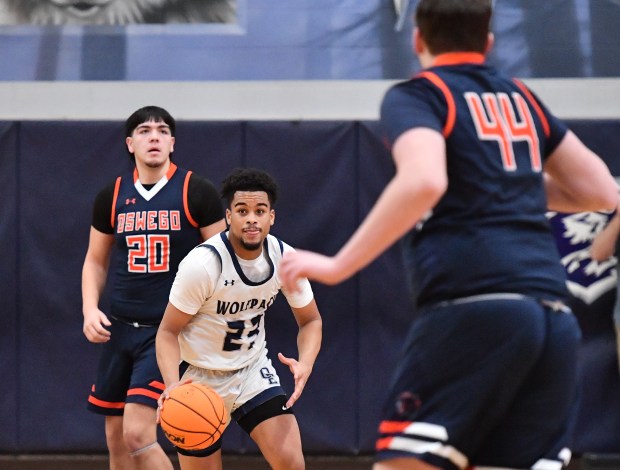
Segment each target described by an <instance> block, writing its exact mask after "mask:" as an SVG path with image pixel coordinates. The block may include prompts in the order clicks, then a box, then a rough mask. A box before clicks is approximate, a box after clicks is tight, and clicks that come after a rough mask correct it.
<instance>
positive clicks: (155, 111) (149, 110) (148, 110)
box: [125, 106, 176, 137]
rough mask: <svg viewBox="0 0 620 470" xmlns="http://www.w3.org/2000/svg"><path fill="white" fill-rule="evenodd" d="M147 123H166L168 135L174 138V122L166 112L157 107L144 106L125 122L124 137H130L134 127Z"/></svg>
mask: <svg viewBox="0 0 620 470" xmlns="http://www.w3.org/2000/svg"><path fill="white" fill-rule="evenodd" d="M149 121H153V122H164V123H166V124H167V125H168V127H169V128H170V134H171V135H172V136H173V137H174V132H175V130H176V121H175V120H174V118H173V117H172V116H171V115H170V113H169V112H168V111H166V110H165V109H164V108H160V107H159V106H145V107H143V108H140V109H138V110H136V111H134V113H133V114H132V115H131V116H129V117H128V118H127V120H126V121H125V137H131V134H133V131H135V130H136V127H138V126H139V125H140V124H143V123H145V122H149Z"/></svg>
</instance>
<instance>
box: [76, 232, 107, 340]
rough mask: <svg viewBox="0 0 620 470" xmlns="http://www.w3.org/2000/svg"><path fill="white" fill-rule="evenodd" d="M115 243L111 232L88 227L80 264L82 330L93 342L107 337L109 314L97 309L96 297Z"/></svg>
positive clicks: (101, 290)
mask: <svg viewBox="0 0 620 470" xmlns="http://www.w3.org/2000/svg"><path fill="white" fill-rule="evenodd" d="M113 245H114V235H110V234H107V233H102V232H100V231H98V230H97V229H95V228H94V227H91V228H90V237H89V241H88V251H87V252H86V257H85V259H84V266H83V267H82V314H83V315H84V326H83V332H84V335H85V336H86V338H88V340H89V341H90V342H92V343H104V342H106V341H108V340H109V339H110V332H109V331H108V330H107V329H106V328H105V327H106V326H110V324H111V323H110V321H109V320H108V317H107V316H106V315H105V314H104V313H103V312H102V311H101V310H100V309H99V299H100V298H101V293H102V292H103V289H104V287H105V283H106V279H107V275H108V267H109V263H110V253H111V251H112V246H113Z"/></svg>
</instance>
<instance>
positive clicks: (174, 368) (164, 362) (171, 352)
mask: <svg viewBox="0 0 620 470" xmlns="http://www.w3.org/2000/svg"><path fill="white" fill-rule="evenodd" d="M155 351H156V355H157V365H158V366H159V370H160V372H161V375H162V377H163V379H164V383H165V384H166V387H168V386H169V385H170V384H172V383H175V382H178V381H179V380H180V377H179V363H180V362H181V351H180V349H179V340H178V335H175V334H174V333H172V332H170V331H168V330H165V329H162V328H161V327H160V329H159V330H158V331H157V336H156V338H155Z"/></svg>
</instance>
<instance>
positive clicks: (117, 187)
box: [82, 106, 226, 470]
mask: <svg viewBox="0 0 620 470" xmlns="http://www.w3.org/2000/svg"><path fill="white" fill-rule="evenodd" d="M174 133H175V120H174V118H173V117H172V116H171V115H170V114H169V113H168V112H167V111H166V110H164V109H162V108H159V107H156V106H147V107H144V108H141V109H139V110H137V111H136V112H134V113H133V114H132V115H131V116H130V117H129V118H128V119H127V121H126V123H125V134H126V139H125V141H126V144H127V149H128V151H129V154H130V156H131V158H132V160H133V161H134V163H135V168H134V170H133V172H132V173H128V174H126V175H123V176H120V177H118V178H117V179H116V181H114V182H113V183H112V184H110V185H109V186H108V187H106V188H104V189H103V190H102V191H101V192H100V193H99V194H98V195H97V197H96V199H95V203H94V209H93V218H92V226H91V229H90V239H89V244H88V251H87V253H86V258H85V260H84V267H83V272H82V298H83V314H84V334H85V335H86V337H87V338H88V340H89V341H91V342H93V343H103V349H102V354H101V358H100V362H99V368H98V371H97V379H96V382H95V384H94V385H93V388H92V390H91V393H90V396H89V398H88V408H89V409H90V410H92V411H93V412H95V413H99V414H102V415H105V434H106V442H107V446H108V450H109V453H110V468H111V469H122V470H127V469H133V468H135V469H149V470H158V469H166V470H169V469H172V464H171V462H170V459H168V457H167V456H166V454H165V453H164V451H163V449H162V448H161V447H160V446H159V445H158V443H157V434H156V431H157V427H156V409H157V399H158V398H159V395H160V394H161V392H162V391H163V389H164V385H163V380H162V377H161V374H160V372H159V369H158V367H157V360H156V357H155V335H156V333H157V326H158V325H159V322H160V321H161V318H162V316H163V312H164V310H165V308H166V304H167V302H168V293H169V291H170V286H171V285H172V282H173V280H174V275H175V273H176V271H177V267H178V264H179V263H180V261H181V259H183V257H184V256H185V255H186V254H187V253H188V252H189V251H190V250H191V249H192V248H194V247H195V246H196V245H197V244H199V243H201V242H202V241H203V240H206V239H207V238H209V237H210V236H212V235H213V234H215V233H218V232H220V231H221V230H223V229H224V228H225V227H226V224H225V222H224V219H223V213H224V212H223V207H222V204H221V202H220V199H219V196H218V194H217V190H216V188H215V187H214V186H213V184H212V183H211V182H210V181H209V180H207V179H205V178H203V177H200V176H198V175H195V174H194V173H192V172H190V171H187V170H184V169H181V168H179V167H177V166H176V165H175V164H174V163H172V161H171V154H172V152H173V149H174ZM110 263H111V265H112V269H113V270H114V275H115V280H114V285H113V288H112V293H111V305H110V312H109V313H107V314H106V313H104V312H102V311H101V310H100V308H99V301H100V297H101V293H102V291H103V289H104V286H105V283H106V280H107V275H108V265H109V264H110Z"/></svg>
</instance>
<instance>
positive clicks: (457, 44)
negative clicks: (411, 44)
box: [415, 0, 493, 55]
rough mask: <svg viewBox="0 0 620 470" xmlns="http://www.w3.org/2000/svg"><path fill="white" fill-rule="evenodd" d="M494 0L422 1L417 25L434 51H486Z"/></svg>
mask: <svg viewBox="0 0 620 470" xmlns="http://www.w3.org/2000/svg"><path fill="white" fill-rule="evenodd" d="M492 10H493V1H492V0H420V3H419V4H418V7H417V9H416V13H415V22H416V26H417V27H418V29H419V31H420V36H422V38H423V39H424V41H425V42H426V44H427V46H428V48H429V50H430V52H431V54H433V55H438V54H442V53H445V52H485V47H486V44H487V38H488V34H489V31H490V28H491V14H492Z"/></svg>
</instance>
